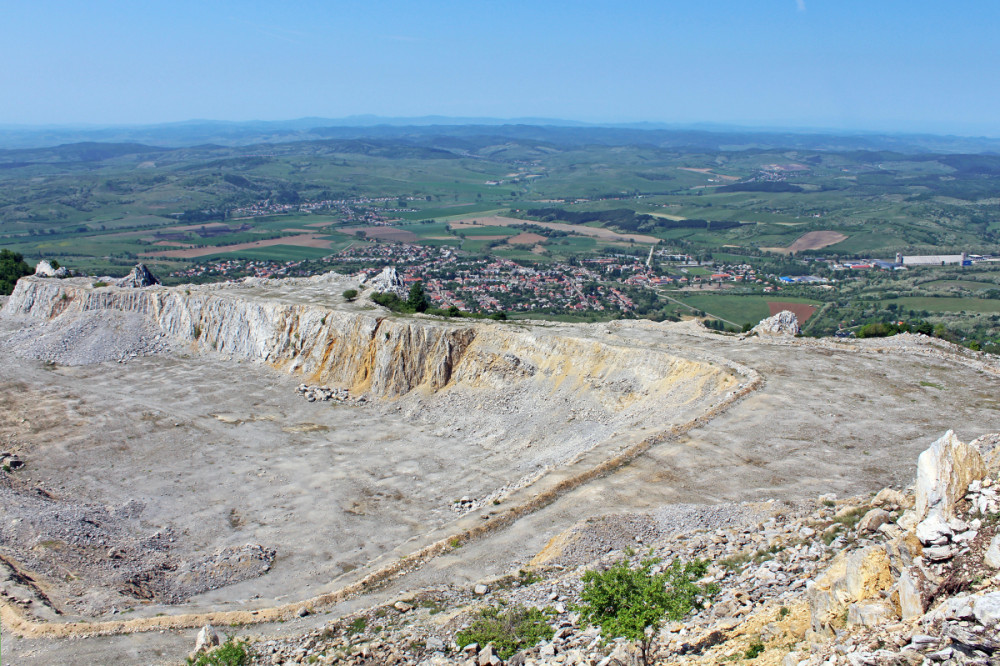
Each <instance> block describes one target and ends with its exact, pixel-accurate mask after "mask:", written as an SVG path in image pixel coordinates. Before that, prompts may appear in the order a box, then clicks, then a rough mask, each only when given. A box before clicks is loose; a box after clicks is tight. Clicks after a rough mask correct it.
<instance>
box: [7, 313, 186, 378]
mask: <svg viewBox="0 0 1000 666" xmlns="http://www.w3.org/2000/svg"><path fill="white" fill-rule="evenodd" d="M171 348H172V345H171V342H170V339H169V338H168V336H167V335H165V334H164V333H163V332H162V331H161V330H160V329H159V327H158V326H156V325H155V324H153V323H152V322H150V321H149V319H147V318H146V317H144V316H143V315H141V314H139V313H137V312H121V311H118V310H87V311H85V312H67V313H64V314H63V315H62V316H61V317H59V318H58V319H56V320H48V321H38V320H34V319H31V320H28V319H26V320H24V321H23V322H22V325H21V326H20V328H18V329H17V330H16V331H13V332H12V333H11V334H10V335H8V336H6V337H5V338H3V339H0V350H2V351H5V352H9V353H11V354H13V355H14V356H18V357H20V358H34V359H39V360H44V361H52V362H54V363H58V364H60V365H91V364H94V363H107V362H116V363H128V362H129V361H131V360H134V359H137V358H141V357H145V356H152V355H156V354H162V353H165V352H169V351H171Z"/></svg>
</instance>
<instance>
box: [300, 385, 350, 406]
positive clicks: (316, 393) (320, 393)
mask: <svg viewBox="0 0 1000 666" xmlns="http://www.w3.org/2000/svg"><path fill="white" fill-rule="evenodd" d="M295 390H296V392H297V393H298V394H299V395H301V396H302V397H303V398H305V399H306V401H307V402H331V401H332V402H351V403H365V402H367V401H368V400H367V398H365V396H363V395H362V396H358V397H357V398H351V395H350V393H349V392H348V391H347V389H345V388H330V387H329V386H309V385H308V384H299V385H298V386H297V387H296V388H295Z"/></svg>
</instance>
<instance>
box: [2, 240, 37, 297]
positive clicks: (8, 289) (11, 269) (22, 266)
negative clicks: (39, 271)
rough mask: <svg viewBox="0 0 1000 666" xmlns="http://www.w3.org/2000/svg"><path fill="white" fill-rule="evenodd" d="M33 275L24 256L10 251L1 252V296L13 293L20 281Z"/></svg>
mask: <svg viewBox="0 0 1000 666" xmlns="http://www.w3.org/2000/svg"><path fill="white" fill-rule="evenodd" d="M31 273H32V270H31V267H30V266H28V264H26V263H25V261H24V257H23V256H21V255H20V254H18V253H17V252H11V251H10V250H6V249H4V250H0V294H10V293H12V292H13V291H14V285H15V284H17V281H18V279H20V278H22V277H24V276H25V275H31Z"/></svg>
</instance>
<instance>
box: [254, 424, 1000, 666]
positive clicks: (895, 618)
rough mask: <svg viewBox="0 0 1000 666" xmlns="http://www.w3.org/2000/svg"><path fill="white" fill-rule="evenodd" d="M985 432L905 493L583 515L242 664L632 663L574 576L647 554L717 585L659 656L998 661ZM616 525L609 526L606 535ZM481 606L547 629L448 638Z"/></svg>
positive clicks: (667, 635)
mask: <svg viewBox="0 0 1000 666" xmlns="http://www.w3.org/2000/svg"><path fill="white" fill-rule="evenodd" d="M998 442H1000V437H998V436H988V437H983V438H980V439H978V440H976V441H974V442H971V443H968V444H966V443H962V442H960V441H959V440H958V438H957V437H955V435H954V434H953V433H951V432H949V433H947V434H946V435H945V436H944V437H942V438H941V439H939V440H938V441H937V442H935V443H934V444H933V445H932V446H931V447H930V448H929V449H927V451H925V452H924V453H923V454H921V456H920V459H919V462H918V474H917V481H916V483H915V484H914V486H912V487H911V488H910V489H908V490H903V491H901V490H896V489H891V488H887V489H884V490H883V491H881V492H879V493H878V494H877V495H874V496H867V497H854V498H849V499H840V500H837V499H836V498H834V497H833V496H829V495H827V496H821V497H819V498H817V500H815V501H813V502H806V503H801V504H789V503H780V502H775V501H773V500H772V501H770V502H765V503H758V504H754V505H749V504H742V505H731V506H720V507H705V508H703V509H702V510H701V511H700V512H697V513H695V512H689V515H688V517H687V518H686V519H685V520H684V521H682V522H681V523H678V525H680V527H677V526H675V528H674V529H673V530H671V529H669V525H668V524H667V523H666V522H664V521H659V520H657V516H656V514H655V512H654V513H652V514H649V515H648V516H645V517H641V516H637V515H635V514H632V515H628V516H609V517H605V518H602V519H599V520H592V521H587V522H586V523H582V524H581V525H579V526H577V527H575V528H573V529H572V530H570V531H569V532H568V533H567V534H565V535H562V536H561V537H559V538H557V539H555V540H553V544H562V545H561V546H560V547H559V548H555V550H554V551H553V552H550V553H546V551H548V550H550V548H551V547H552V546H551V544H550V547H549V548H547V549H546V551H543V552H542V553H540V554H539V556H538V557H536V558H535V560H533V561H532V565H533V566H532V567H531V568H530V569H529V570H522V571H520V572H518V573H516V574H511V575H508V576H506V577H504V578H501V579H497V580H493V581H489V585H488V586H487V585H483V584H480V585H478V586H476V587H474V588H468V587H460V586H455V587H450V588H446V589H439V590H431V591H423V592H421V593H419V594H414V595H410V596H409V597H405V598H402V599H399V600H397V601H396V602H395V603H387V604H386V605H384V606H380V607H376V608H369V609H368V610H366V611H364V612H362V613H357V614H354V615H351V616H348V617H346V618H342V619H340V620H337V621H334V622H331V623H329V624H328V625H327V626H326V627H325V628H323V629H321V630H317V631H315V632H313V633H311V634H309V635H307V636H304V637H302V636H300V637H296V638H282V639H272V640H267V641H258V642H251V644H250V650H251V652H252V655H253V656H252V658H251V659H252V662H251V663H256V664H285V663H302V662H309V663H319V664H358V665H360V664H376V663H378V664H420V665H422V666H437V665H444V664H459V665H461V666H485V665H487V664H488V665H491V666H498V665H499V664H503V663H506V664H508V666H511V665H520V666H530V665H541V664H564V665H567V666H570V665H573V664H577V665H584V664H586V665H588V666H611V665H612V664H635V663H638V655H637V652H636V648H635V646H634V645H632V644H630V643H629V642H627V641H623V640H621V639H613V638H608V639H607V640H604V639H603V637H602V636H601V634H600V630H599V629H597V628H595V627H588V626H584V625H583V624H582V623H581V622H580V620H579V615H578V613H577V612H576V611H575V610H574V607H575V605H576V604H577V603H578V602H579V597H580V592H581V590H582V582H581V576H582V574H583V572H584V571H586V570H587V569H592V568H598V569H600V568H604V567H606V566H608V565H610V564H611V563H613V562H616V561H620V560H621V559H623V558H629V559H631V560H633V561H636V560H638V559H640V558H644V557H648V556H649V555H650V554H651V555H652V556H654V557H656V558H659V560H660V564H658V565H656V567H655V568H654V571H662V570H663V569H664V568H665V567H666V566H668V565H669V563H670V562H671V561H673V560H675V559H680V560H681V561H689V560H691V559H694V558H702V559H706V560H708V561H709V562H710V563H711V564H710V566H709V568H708V571H707V574H706V576H705V578H704V579H703V580H702V581H699V582H701V583H714V584H716V585H718V586H719V593H718V594H717V595H716V596H715V597H714V598H713V599H711V601H710V602H708V603H706V604H705V606H704V608H702V609H700V610H697V611H696V612H694V613H693V614H692V615H689V616H688V617H686V618H684V620H683V622H673V623H668V624H666V625H665V626H663V627H662V629H661V631H660V633H659V635H658V636H657V645H658V647H659V650H658V657H657V660H656V662H655V663H657V664H661V665H662V664H680V663H697V664H718V663H745V662H746V663H749V662H750V661H753V663H766V664H782V666H792V665H797V664H801V665H807V666H819V665H821V664H830V665H832V664H845V665H847V664H850V665H854V666H860V665H878V664H927V663H943V664H984V665H988V664H995V663H1000V499H998V493H997V490H998V489H1000V479H998V478H997V474H998V472H1000V447H998ZM715 511H719V512H721V513H720V515H719V516H714V512H715ZM615 521H618V523H620V527H621V529H620V530H619V534H618V535H617V537H616V538H615V539H614V540H609V536H608V535H609V524H610V523H615V524H618V523H616V522H615ZM694 521H701V523H700V524H695V523H694ZM619 537H620V538H619ZM594 539H596V541H595V545H594V548H592V549H591V548H588V547H586V545H585V544H586V543H587V542H588V540H594ZM573 544H576V545H573ZM581 544H583V545H581ZM630 546H635V550H640V549H641V554H637V553H635V552H633V548H631V547H630ZM569 552H574V553H577V554H578V555H579V554H582V553H584V552H589V553H591V555H590V556H589V558H588V559H587V560H586V561H581V558H579V557H577V556H574V557H571V558H569V559H567V558H566V557H565V555H564V553H569ZM486 605H492V606H502V607H512V606H514V605H525V606H528V607H537V608H545V609H547V612H548V613H549V617H550V625H551V626H552V628H553V630H554V637H553V638H552V640H549V641H545V642H542V643H540V644H539V645H535V646H532V647H528V648H526V649H524V650H523V651H521V652H518V653H517V654H515V655H514V656H512V657H511V658H510V659H508V660H507V661H506V662H503V661H502V660H501V659H500V657H499V655H498V654H497V650H496V649H495V648H494V646H492V645H467V646H464V647H460V646H459V645H458V644H456V643H455V636H456V634H457V633H458V632H459V631H460V630H461V629H463V628H465V627H467V626H468V625H469V624H470V623H471V621H472V620H473V619H474V618H475V617H476V615H477V613H478V612H479V610H481V609H482V608H483V607H485V606H486Z"/></svg>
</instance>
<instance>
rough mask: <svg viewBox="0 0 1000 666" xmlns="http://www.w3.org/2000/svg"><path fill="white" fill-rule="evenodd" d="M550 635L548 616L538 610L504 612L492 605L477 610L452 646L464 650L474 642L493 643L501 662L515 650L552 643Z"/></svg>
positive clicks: (514, 608)
mask: <svg viewBox="0 0 1000 666" xmlns="http://www.w3.org/2000/svg"><path fill="white" fill-rule="evenodd" d="M553 635H555V632H554V631H553V629H552V627H550V626H549V624H548V616H547V615H546V613H545V612H544V611H542V610H539V609H538V608H527V607H525V606H514V607H512V608H508V609H506V610H504V609H502V608H500V607H498V606H491V607H489V608H484V609H483V610H482V611H480V613H479V617H477V618H476V619H475V620H474V621H473V623H472V624H471V625H470V626H469V627H468V628H466V629H463V630H462V631H460V632H458V634H456V635H455V643H457V644H458V646H459V647H463V648H464V647H465V646H466V645H471V644H473V643H476V644H477V645H486V644H488V643H492V644H493V648H494V649H495V650H496V651H497V655H498V656H499V657H500V658H501V659H509V658H510V657H511V655H513V654H514V653H515V652H517V651H518V650H520V649H522V648H527V647H533V646H534V645H536V644H537V643H538V642H539V641H547V640H551V639H552V637H553Z"/></svg>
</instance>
